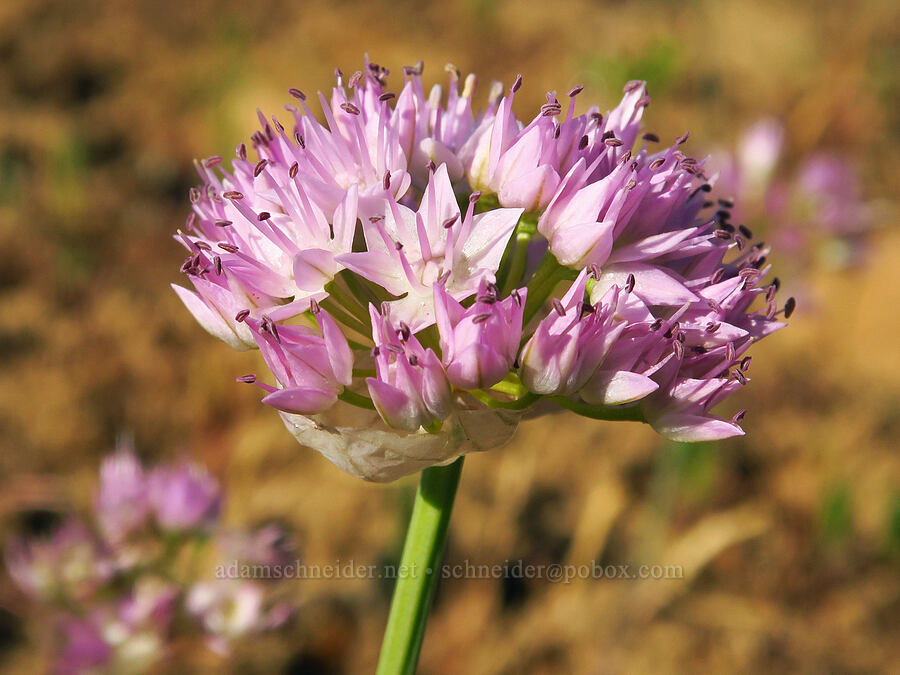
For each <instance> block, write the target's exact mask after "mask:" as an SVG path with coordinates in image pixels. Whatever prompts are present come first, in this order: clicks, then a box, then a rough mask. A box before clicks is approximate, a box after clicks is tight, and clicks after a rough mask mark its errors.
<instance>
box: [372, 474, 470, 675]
mask: <svg viewBox="0 0 900 675" xmlns="http://www.w3.org/2000/svg"><path fill="white" fill-rule="evenodd" d="M462 466H463V458H462V457H460V458H459V459H457V460H456V461H455V462H453V463H452V464H450V465H448V466H433V467H430V468H428V469H425V470H424V471H422V478H421V480H420V481H419V489H418V491H417V492H416V499H415V502H414V504H413V511H412V516H411V517H410V519H409V528H408V529H407V531H406V542H405V543H404V545H403V555H402V556H401V558H400V567H399V568H398V570H397V582H396V585H395V586H394V596H393V599H392V600H391V611H390V614H389V615H388V621H387V627H386V628H385V631H384V639H383V640H382V643H381V654H380V656H379V657H378V670H377V671H376V672H377V675H412V674H413V673H415V672H416V664H417V663H418V661H419V651H420V650H421V648H422V639H423V638H424V637H425V623H426V621H427V620H428V610H429V608H430V607H431V599H432V597H433V596H434V588H435V585H436V584H437V580H438V578H439V577H440V570H439V565H440V562H441V555H442V553H443V551H444V543H445V542H446V540H447V527H448V525H449V524H450V514H451V512H452V511H453V500H454V498H455V497H456V488H457V486H458V485H459V477H460V474H461V473H462Z"/></svg>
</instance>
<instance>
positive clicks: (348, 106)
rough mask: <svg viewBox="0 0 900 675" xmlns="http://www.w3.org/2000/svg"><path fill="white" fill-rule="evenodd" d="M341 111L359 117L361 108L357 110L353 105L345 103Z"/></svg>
mask: <svg viewBox="0 0 900 675" xmlns="http://www.w3.org/2000/svg"><path fill="white" fill-rule="evenodd" d="M341 110H343V111H344V112H346V113H348V114H350V115H359V108H357V107H356V106H355V105H353V104H352V103H350V102H349V101H348V102H345V103H341Z"/></svg>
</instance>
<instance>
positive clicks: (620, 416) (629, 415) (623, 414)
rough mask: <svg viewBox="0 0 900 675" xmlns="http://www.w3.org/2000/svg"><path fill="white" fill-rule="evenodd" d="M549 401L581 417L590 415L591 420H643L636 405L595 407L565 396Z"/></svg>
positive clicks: (554, 397) (552, 398) (555, 397)
mask: <svg viewBox="0 0 900 675" xmlns="http://www.w3.org/2000/svg"><path fill="white" fill-rule="evenodd" d="M550 400H551V401H553V402H554V403H556V404H557V405H560V406H562V407H563V408H566V409H567V410H571V411H572V412H574V413H578V414H579V415H581V416H582V417H590V418H591V419H593V420H612V421H618V422H645V421H646V420H645V419H644V414H643V413H642V412H641V409H640V408H638V407H637V406H633V407H630V408H622V407H619V408H595V407H594V406H592V405H588V404H587V403H582V402H581V401H573V400H572V399H570V398H566V397H565V396H553V397H551V398H550Z"/></svg>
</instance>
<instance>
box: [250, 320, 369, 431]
mask: <svg viewBox="0 0 900 675" xmlns="http://www.w3.org/2000/svg"><path fill="white" fill-rule="evenodd" d="M313 315H314V316H315V317H316V319H317V320H318V322H319V325H320V326H321V333H320V332H318V331H315V330H313V329H311V328H307V327H306V326H277V325H276V324H275V323H274V322H273V321H272V320H271V319H270V318H268V317H264V318H263V320H262V321H255V320H253V319H250V318H247V319H246V321H247V322H248V323H249V324H250V325H251V326H252V327H253V330H254V336H255V337H256V340H257V344H258V345H259V348H260V351H261V352H262V355H263V358H264V359H265V361H266V364H267V365H268V366H269V369H270V370H271V371H272V373H273V374H274V375H275V379H276V380H277V381H278V384H279V385H280V388H275V387H272V386H269V385H265V384H262V383H260V382H256V378H255V377H254V376H252V375H251V376H247V377H244V378H241V380H242V381H244V382H250V383H253V382H256V384H257V385H258V386H260V387H261V388H263V389H264V390H265V391H267V392H269V393H268V395H267V396H266V397H265V398H263V403H265V404H266V405H270V406H272V407H273V408H276V409H278V410H283V411H285V412H293V413H300V414H304V415H307V414H313V413H316V412H321V411H322V410H325V409H326V408H329V407H330V406H331V405H333V404H334V403H335V402H336V401H337V397H338V395H339V394H340V393H341V392H342V391H343V388H344V387H345V386H346V385H349V384H350V382H351V381H352V371H353V353H352V352H351V351H350V346H349V345H348V344H347V339H346V338H345V337H344V334H343V333H342V332H341V329H340V328H339V327H338V325H337V323H335V321H334V319H332V318H331V316H330V315H329V314H328V313H327V312H325V311H323V310H320V309H319V308H318V305H313Z"/></svg>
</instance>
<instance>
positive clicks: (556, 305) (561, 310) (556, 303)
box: [552, 298, 566, 316]
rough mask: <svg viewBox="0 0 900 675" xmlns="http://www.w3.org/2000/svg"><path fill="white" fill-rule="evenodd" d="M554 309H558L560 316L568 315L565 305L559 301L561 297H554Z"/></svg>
mask: <svg viewBox="0 0 900 675" xmlns="http://www.w3.org/2000/svg"><path fill="white" fill-rule="evenodd" d="M552 304H553V309H554V310H556V313H557V314H559V315H560V316H565V315H566V309H565V307H563V304H562V303H561V302H560V301H559V298H553V301H552Z"/></svg>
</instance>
